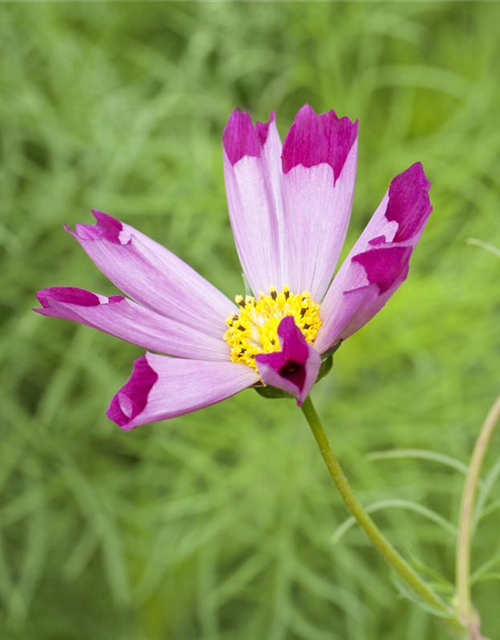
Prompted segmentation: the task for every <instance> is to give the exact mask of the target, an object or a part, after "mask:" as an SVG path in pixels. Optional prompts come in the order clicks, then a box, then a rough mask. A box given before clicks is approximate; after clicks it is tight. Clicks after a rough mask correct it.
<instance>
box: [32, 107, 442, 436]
mask: <svg viewBox="0 0 500 640" xmlns="http://www.w3.org/2000/svg"><path fill="white" fill-rule="evenodd" d="M357 139H358V122H357V121H356V122H352V121H351V120H349V118H345V117H344V118H339V117H338V116H337V115H336V114H335V112H334V111H329V112H328V113H324V114H316V113H315V112H314V110H313V109H312V108H311V107H310V106H308V105H306V106H304V107H302V109H300V111H299V112H298V113H297V115H296V117H295V121H294V122H293V124H292V127H291V128H290V131H289V132H288V135H287V136H286V138H285V142H284V144H283V146H282V145H281V141H280V137H279V134H278V130H277V128H276V123H275V115H274V114H271V117H270V119H269V121H268V122H266V123H261V122H257V123H256V125H255V126H254V125H253V124H252V120H251V118H250V116H249V114H248V113H245V112H242V111H239V110H235V111H234V112H233V113H232V115H231V117H230V119H229V122H228V123H227V126H226V129H225V131H224V135H223V148H224V174H225V181H226V190H227V200H228V205H229V216H230V221H231V226H232V230H233V234H234V240H235V243H236V248H237V251H238V255H239V258H240V261H241V265H242V267H243V272H244V276H245V280H246V282H247V284H248V286H249V288H250V289H251V291H252V292H253V293H252V295H247V296H241V295H240V296H237V297H236V302H235V303H233V302H232V301H231V300H229V299H228V298H227V297H226V296H225V295H224V294H222V293H221V292H220V291H219V290H218V289H216V288H215V287H214V286H213V285H211V284H210V283H209V282H207V281H206V280H205V279H204V278H203V277H202V276H201V275H199V274H198V273H197V272H196V271H194V270H193V269H192V268H191V267H189V266H188V265H187V264H186V263H185V262H183V261H182V260H181V259H180V258H178V257H177V256H175V255H174V254H172V253H171V252H170V251H168V250H167V249H166V248H164V247H163V246H161V245H159V244H157V243H156V242H155V241H154V240H152V239H150V238H149V237H147V236H145V235H143V234H142V233H140V232H139V231H137V230H136V229H134V228H133V227H131V226H129V225H127V224H125V223H123V222H120V221H119V220H117V219H116V218H113V217H111V216H109V215H107V214H105V213H102V212H100V211H93V214H94V216H95V218H96V223H95V224H94V225H86V224H77V225H76V228H75V230H74V231H73V230H70V229H68V228H66V230H67V231H69V233H71V235H72V236H73V237H74V238H75V239H76V240H77V241H78V242H79V243H80V245H81V246H82V247H83V249H84V250H85V251H86V253H87V254H88V255H89V256H90V258H91V259H92V260H93V261H94V262H95V264H96V265H97V266H98V267H99V269H100V270H101V271H102V272H103V273H104V274H105V275H106V276H107V277H108V278H109V279H110V280H111V282H113V283H114V284H115V285H116V286H117V287H118V288H119V289H120V290H121V291H123V292H124V293H125V294H126V296H127V297H125V296H121V295H114V296H110V297H106V296H103V295H99V294H97V293H92V292H90V291H85V290H83V289H78V288H73V287H51V288H48V289H43V290H42V291H39V292H38V294H37V297H38V300H39V301H40V303H41V305H42V306H41V308H39V309H36V311H38V312H39V313H41V314H43V315H46V316H51V317H57V318H64V319H67V320H74V321H77V322H81V323H83V324H86V325H89V326H91V327H94V328H96V329H100V330H101V331H105V332H107V333H110V334H112V335H114V336H117V337H118V338H121V339H123V340H126V341H128V342H131V343H134V344H137V345H140V346H141V347H143V348H145V349H147V350H148V352H147V353H146V354H145V355H143V356H141V357H140V358H139V359H137V360H136V361H135V363H134V368H133V371H132V375H131V377H130V378H129V380H128V381H127V383H126V384H125V385H124V386H123V387H122V388H121V389H120V390H119V391H118V393H117V394H116V395H115V396H114V398H113V399H112V401H111V404H110V406H109V409H108V411H107V415H108V417H109V418H111V420H113V421H114V422H116V423H117V424H118V425H120V427H122V428H123V429H127V430H128V429H132V428H134V427H137V426H138V425H141V424H144V423H149V422H154V421H158V420H165V419H168V418H172V417H174V416H179V415H182V414H185V413H188V412H190V411H194V410H196V409H200V408H202V407H206V406H208V405H211V404H213V403H216V402H219V401H221V400H224V399H225V398H228V397H230V396H232V395H234V394H236V393H238V392H239V391H241V390H243V389H245V388H247V387H251V386H256V385H257V386H261V385H267V386H271V387H273V388H277V389H281V390H283V391H285V392H287V393H288V394H291V395H292V396H295V398H296V399H297V402H298V404H299V405H300V404H302V402H303V401H304V400H305V398H306V397H307V395H308V394H309V392H310V390H311V387H312V386H313V384H314V383H315V381H316V379H317V376H318V372H319V370H320V366H321V362H322V358H323V359H324V358H325V357H327V356H328V354H329V353H331V352H332V350H333V349H334V348H335V347H336V346H337V345H338V344H339V343H340V342H341V341H342V340H345V339H346V338H348V337H349V336H351V335H352V334H353V333H354V332H356V331H358V329H360V328H361V327H362V326H363V325H365V324H366V323H367V322H368V321H369V320H370V319H371V318H372V317H373V316H374V315H375V314H376V313H377V312H378V311H380V309H381V308H382V307H383V306H384V304H385V303H386V302H387V300H388V299H389V298H390V297H391V296H392V294H393V293H394V292H395V291H396V289H397V288H398V287H399V286H400V284H401V283H402V282H403V281H404V280H405V278H406V276H407V274H408V264H409V260H410V256H411V253H412V251H413V249H414V247H415V245H416V244H417V242H418V241H419V239H420V236H421V235H422V232H423V229H424V226H425V223H426V222H427V219H428V217H429V215H430V213H431V211H432V207H431V205H430V201H429V195H428V191H429V188H430V183H429V182H428V180H427V178H426V176H425V173H424V171H423V168H422V165H421V164H420V163H416V164H414V165H412V166H411V167H410V168H409V169H407V170H406V171H404V172H403V173H401V174H399V175H398V176H396V177H395V178H394V179H393V181H392V182H391V184H390V186H389V189H388V191H387V193H386V194H385V196H384V197H383V199H382V202H381V203H380V205H379V207H378V209H377V210H376V211H375V214H374V215H373V217H372V218H371V220H370V222H369V223H368V225H367V226H366V228H365V230H364V231H363V233H362V234H361V236H360V237H359V239H358V240H357V242H356V243H355V245H354V247H353V248H352V250H351V252H350V253H349V255H348V256H347V258H346V259H345V261H344V262H343V264H342V266H341V267H340V269H339V270H338V272H337V273H336V275H335V277H333V274H334V271H335V268H336V265H337V261H338V258H339V255H340V252H341V249H342V246H343V244H344V240H345V235H346V231H347V226H348V223H349V218H350V213H351V206H352V200H353V193H354V184H355V177H356V160H357ZM332 277H333V279H332ZM159 354H165V355H159Z"/></svg>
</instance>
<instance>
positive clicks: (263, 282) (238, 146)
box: [222, 110, 286, 295]
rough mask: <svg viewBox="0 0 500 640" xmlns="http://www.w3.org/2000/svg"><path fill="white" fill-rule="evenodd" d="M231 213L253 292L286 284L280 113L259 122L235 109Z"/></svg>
mask: <svg viewBox="0 0 500 640" xmlns="http://www.w3.org/2000/svg"><path fill="white" fill-rule="evenodd" d="M222 140H223V147H224V176H225V181H226V194H227V202H228V209H229V218H230V221H231V227H232V230H233V235H234V241H235V244H236V249H237V251H238V256H239V258H240V262H241V265H242V267H243V271H244V273H245V277H246V279H247V281H248V283H249V285H250V287H251V288H252V290H253V292H254V293H255V294H256V295H258V294H259V292H260V291H265V292H267V291H269V288H270V287H271V286H274V287H277V288H278V289H280V288H283V286H284V284H286V283H284V282H283V266H282V259H281V254H282V249H281V244H282V237H283V231H282V228H283V212H282V199H281V167H280V154H281V141H280V138H279V134H278V130H277V128H276V122H275V114H274V113H272V114H271V116H270V119H269V121H268V122H267V123H260V122H258V123H257V124H256V127H255V128H254V126H253V124H252V120H251V118H250V115H249V114H248V113H245V112H242V111H240V110H235V111H233V113H232V114H231V117H230V118H229V121H228V123H227V126H226V129H225V131H224V135H223V138H222Z"/></svg>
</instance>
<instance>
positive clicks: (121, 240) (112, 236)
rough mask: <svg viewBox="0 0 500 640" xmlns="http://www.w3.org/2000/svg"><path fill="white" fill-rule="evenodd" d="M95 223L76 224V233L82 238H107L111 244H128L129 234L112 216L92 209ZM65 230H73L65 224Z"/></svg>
mask: <svg viewBox="0 0 500 640" xmlns="http://www.w3.org/2000/svg"><path fill="white" fill-rule="evenodd" d="M92 214H93V215H94V217H95V219H96V220H97V223H96V224H95V225H94V224H77V225H76V231H75V233H76V235H77V236H78V237H79V238H81V239H82V240H108V241H109V242H112V243H113V244H121V245H123V244H128V243H129V242H130V234H128V233H127V232H124V229H123V225H122V223H121V222H120V221H119V220H117V219H116V218H113V216H110V215H108V214H107V213H104V212H103V211H98V210H97V209H92ZM64 228H65V230H66V231H68V232H69V233H71V234H73V233H74V232H73V231H71V229H70V228H69V227H67V226H65V227H64Z"/></svg>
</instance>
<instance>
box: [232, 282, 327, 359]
mask: <svg viewBox="0 0 500 640" xmlns="http://www.w3.org/2000/svg"><path fill="white" fill-rule="evenodd" d="M236 304H237V305H238V306H239V308H240V311H239V313H238V314H236V313H235V314H234V315H233V316H231V317H230V318H228V319H227V324H228V330H227V331H226V333H225V334H224V339H225V340H226V341H227V342H228V343H229V346H230V347H231V360H232V361H233V362H239V363H241V364H246V365H248V366H249V367H252V368H253V369H255V370H257V365H256V363H255V356H256V355H257V354H258V353H271V352H272V351H279V350H280V343H279V339H278V327H279V324H280V322H281V320H283V318H284V317H285V316H292V317H293V319H294V320H295V324H296V325H297V327H298V328H299V329H300V330H301V331H302V333H303V334H304V337H305V339H306V340H307V342H309V344H313V342H314V340H315V338H316V335H317V333H318V330H319V328H320V327H321V320H320V319H319V315H318V314H319V304H317V303H316V302H314V300H311V294H310V293H309V292H308V291H304V292H303V293H296V294H294V293H291V292H290V289H289V288H288V287H284V288H283V290H282V291H276V289H275V288H274V287H271V288H270V290H269V294H268V295H264V293H261V294H260V296H259V297H258V298H254V297H253V296H246V297H245V298H243V296H236Z"/></svg>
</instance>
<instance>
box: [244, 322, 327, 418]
mask: <svg viewBox="0 0 500 640" xmlns="http://www.w3.org/2000/svg"><path fill="white" fill-rule="evenodd" d="M278 335H279V337H280V343H281V351H278V352H274V353H261V354H258V355H256V356H255V360H256V362H257V368H258V369H259V373H260V374H261V376H262V380H263V381H264V383H265V384H269V385H271V386H274V387H277V388H278V389H282V390H283V391H286V392H287V393H291V394H292V395H294V396H295V397H296V398H297V403H298V405H299V406H300V405H301V404H302V403H303V402H304V400H305V399H306V397H307V396H308V394H309V391H310V390H311V387H312V386H313V384H314V382H315V381H316V378H317V375H318V371H319V367H320V364H321V358H320V356H319V354H318V353H317V351H316V350H315V349H314V348H313V347H311V345H309V344H308V343H307V342H306V339H305V338H304V336H303V334H302V332H301V331H300V329H299V328H298V327H297V325H296V324H295V320H294V319H293V317H292V316H287V317H285V318H283V320H282V321H281V322H280V325H279V327H278Z"/></svg>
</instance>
